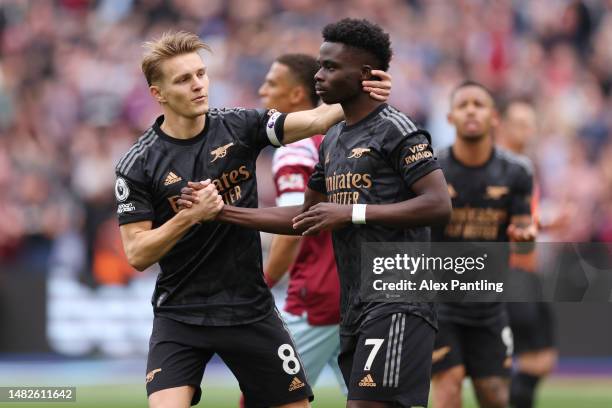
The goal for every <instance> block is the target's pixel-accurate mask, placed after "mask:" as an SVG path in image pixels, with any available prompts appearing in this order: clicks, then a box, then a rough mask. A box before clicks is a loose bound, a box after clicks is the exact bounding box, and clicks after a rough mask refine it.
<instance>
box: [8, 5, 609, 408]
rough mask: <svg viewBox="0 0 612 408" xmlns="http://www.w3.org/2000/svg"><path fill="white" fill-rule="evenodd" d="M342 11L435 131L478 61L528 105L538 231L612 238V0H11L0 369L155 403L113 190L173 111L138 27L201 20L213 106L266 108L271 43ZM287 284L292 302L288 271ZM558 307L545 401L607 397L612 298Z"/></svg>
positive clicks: (322, 386)
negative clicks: (147, 69)
mask: <svg viewBox="0 0 612 408" xmlns="http://www.w3.org/2000/svg"><path fill="white" fill-rule="evenodd" d="M345 16H346V17H359V18H367V19H370V20H372V21H374V22H377V23H379V24H380V25H382V27H383V28H384V29H385V30H386V31H388V32H389V33H390V35H391V39H392V46H393V51H394V56H393V60H392V62H391V69H390V72H391V74H392V75H393V90H392V96H391V99H390V103H391V104H393V105H394V106H396V107H397V108H398V109H400V110H402V111H404V112H406V113H407V114H409V115H410V116H411V117H413V118H414V119H415V120H416V121H417V122H419V123H420V124H422V125H423V126H424V127H425V128H427V129H428V130H429V131H430V132H431V134H432V136H433V142H434V145H435V147H436V148H442V147H445V146H448V145H449V144H450V143H452V141H453V139H454V131H453V129H452V128H451V127H450V126H449V125H448V124H447V122H446V113H447V111H448V108H449V92H450V90H451V89H452V88H453V87H454V86H455V85H457V84H458V83H460V82H461V81H462V80H463V79H465V78H466V77H469V78H472V79H476V80H478V81H480V82H482V83H484V84H485V85H487V86H488V87H490V89H492V90H493V92H494V93H495V94H496V96H498V97H499V101H500V103H501V105H502V106H503V104H504V102H506V101H509V100H511V99H514V98H521V99H524V100H527V101H529V102H530V103H532V104H533V105H534V106H535V110H536V114H537V124H538V129H537V132H536V136H534V137H533V138H531V139H530V140H528V142H527V143H528V145H527V154H528V156H530V158H531V159H532V160H533V162H534V165H535V168H536V177H537V182H538V185H539V190H540V205H539V214H540V218H541V221H542V223H544V224H546V225H548V228H547V229H546V232H545V233H544V234H543V236H542V237H541V238H539V239H540V240H543V241H562V242H610V241H612V143H611V142H612V92H611V88H612V1H610V0H600V1H597V0H583V1H569V0H538V1H527V0H514V1H511V0H497V1H485V0H452V1H442V0H433V1H427V0H350V1H349V0H346V1H325V0H248V1H241V0H226V1H222V0H207V1H199V0H49V1H46V0H31V1H28V0H0V188H1V191H2V194H1V195H0V386H7V385H65V386H68V385H70V386H77V387H83V388H82V390H83V391H82V392H83V393H82V394H81V395H82V398H81V399H79V394H78V392H79V391H78V390H77V405H80V404H89V403H91V405H87V406H96V405H95V404H97V403H99V404H101V406H109V405H112V406H121V403H126V404H127V405H126V406H145V405H146V393H145V388H144V376H145V360H146V353H147V348H148V338H149V335H150V331H151V323H152V310H151V305H150V297H151V294H152V289H153V285H154V281H155V276H156V272H157V271H156V270H155V268H151V269H150V270H148V271H146V272H144V273H138V272H136V271H135V270H133V269H132V268H131V267H130V266H129V264H128V263H127V260H126V258H125V256H124V254H123V250H122V245H121V240H120V237H119V230H118V226H117V221H116V214H115V211H116V207H115V199H114V194H113V186H114V181H115V176H114V165H115V164H116V162H117V161H118V159H119V158H120V157H121V155H122V154H123V153H125V152H126V151H127V149H128V148H129V147H130V146H131V144H132V143H134V141H135V140H136V139H137V137H138V136H140V135H141V134H142V132H143V131H144V130H145V129H146V128H148V127H149V126H150V125H151V124H152V122H153V120H154V118H155V117H156V116H157V115H159V114H160V109H159V107H158V106H157V105H156V103H155V102H154V101H153V99H152V98H151V97H150V95H149V92H148V89H147V84H146V81H145V79H144V77H143V75H142V73H141V71H140V58H141V55H142V48H141V44H142V42H143V41H146V40H149V39H151V38H152V37H156V36H159V35H160V34H161V33H162V32H164V31H166V30H168V29H175V30H176V29H182V30H188V31H193V32H195V33H197V34H198V35H199V36H200V37H201V38H202V39H204V41H205V42H207V43H208V44H209V45H210V46H211V47H212V49H213V53H212V54H210V55H206V57H205V62H206V64H207V66H208V75H209V77H210V84H211V85H210V91H209V99H210V104H211V106H213V107H234V106H242V107H249V108H251V107H252V108H257V107H261V102H260V100H259V97H258V94H257V89H258V88H259V86H260V85H261V83H262V81H263V78H264V76H265V74H266V72H267V70H268V67H269V66H270V64H271V63H272V61H273V60H274V59H275V58H276V57H277V56H279V55H280V54H282V53H286V52H305V53H310V54H312V55H317V53H318V48H319V45H320V43H321V34H320V32H321V29H322V27H323V26H324V25H325V24H327V23H329V22H332V21H336V20H337V19H339V18H340V17H345ZM271 156H272V150H271V149H269V150H265V151H264V152H263V153H262V155H261V156H260V159H259V163H258V174H257V176H258V179H259V181H260V182H259V200H260V205H261V206H271V205H274V198H275V197H274V194H275V193H274V189H273V183H271V171H270V163H271ZM264 238H265V239H264V243H266V242H267V239H268V237H264ZM275 294H276V295H277V297H278V298H279V302H282V299H283V298H284V292H283V288H282V286H281V287H280V288H279V289H276V288H275ZM554 308H555V313H556V316H557V322H558V329H557V331H558V343H559V350H560V364H559V366H558V368H557V369H556V372H555V373H554V374H553V376H552V378H551V379H550V380H548V382H547V383H545V384H544V386H543V389H542V393H543V394H544V395H545V396H546V397H547V398H549V399H548V400H546V399H545V400H544V401H543V404H547V403H549V404H554V402H550V401H554V398H556V396H559V399H560V400H561V399H564V400H565V401H568V399H569V401H570V402H571V401H572V400H571V398H573V397H572V396H576V395H578V397H576V398H578V399H576V401H578V402H576V404H574V405H571V406H581V407H586V406H593V407H596V406H597V407H599V406H601V407H604V406H612V395H611V394H612V391H610V390H612V324H610V316H612V308H611V307H610V305H609V304H606V303H598V304H578V303H559V304H555V305H554ZM328 374H329V373H328ZM206 381H209V383H210V384H212V385H211V388H210V389H211V390H212V391H211V392H209V393H208V394H207V390H206V388H205V389H204V397H203V403H204V404H206V403H207V401H211V400H210V399H208V400H207V398H219V400H218V401H217V402H212V403H211V402H209V406H223V404H226V403H227V404H228V405H227V406H235V405H236V404H235V401H236V400H235V399H234V396H236V395H237V393H238V387H237V384H236V383H235V380H233V378H232V376H231V374H229V372H228V371H227V370H226V369H225V368H224V367H223V366H222V364H220V363H218V362H217V363H215V364H212V365H211V367H209V368H208V369H207V373H206V375H205V382H206ZM568 384H570V385H568ZM606 389H607V393H606V392H604V391H602V390H606ZM113 390H114V391H113ZM317 390H320V394H319V395H322V397H321V398H319V399H318V400H319V402H318V404H317V403H316V402H315V405H314V406H325V404H326V403H329V404H332V405H333V401H342V396H341V394H340V392H339V391H338V390H337V387H336V385H335V381H334V380H333V378H332V376H331V374H329V375H328V376H326V375H324V376H323V377H322V378H321V380H320V381H319V384H317V387H316V388H315V394H316V393H317ZM564 392H565V394H564ZM572 392H573V393H574V394H572ZM88 398H89V399H88ZM105 398H106V399H105ZM551 398H552V399H551ZM598 398H599V399H598ZM88 401H89V402H88ZM104 401H106V402H104ZM108 401H112V402H108ZM214 401H216V400H214ZM222 401H226V402H222ZM326 401H328V402H326ZM329 401H332V402H329ZM546 401H549V402H546ZM585 401H586V402H585ZM589 401H590V402H589ZM589 403H591V405H589ZM210 404H212V405H210ZM2 405H3V404H2V403H0V406H2ZM39 406H40V405H39ZM70 406H75V404H72V405H70ZM84 406H85V405H84ZM468 406H469V405H468ZM542 406H551V407H552V406H562V405H542ZM563 406H564V405H563Z"/></svg>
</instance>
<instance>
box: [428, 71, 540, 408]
mask: <svg viewBox="0 0 612 408" xmlns="http://www.w3.org/2000/svg"><path fill="white" fill-rule="evenodd" d="M448 120H449V122H450V123H451V124H452V125H453V126H454V127H455V129H456V140H455V143H454V144H453V145H452V146H451V147H449V148H447V149H445V150H443V151H441V152H440V153H439V155H438V161H439V163H440V166H441V167H442V169H443V170H444V175H445V177H446V180H447V183H448V189H449V193H450V195H451V198H452V201H453V213H452V217H451V220H450V222H449V223H448V224H447V225H446V226H444V227H434V228H433V229H432V241H450V242H453V241H455V242H461V241H481V242H482V241H510V240H511V241H532V240H533V239H534V238H535V228H534V226H533V224H532V219H531V210H530V199H531V190H532V184H533V181H532V171H531V166H530V164H529V163H528V161H527V159H525V158H520V157H518V156H516V155H514V154H512V153H509V152H506V151H504V150H502V149H499V148H496V147H495V146H494V144H493V131H494V129H495V128H496V127H497V126H498V124H499V117H498V114H497V111H496V108H495V103H494V101H493V97H492V96H491V93H490V92H489V91H488V90H487V89H486V88H485V87H484V86H482V85H480V84H479V83H476V82H471V81H467V82H464V83H462V84H460V85H459V86H458V87H457V88H456V89H455V90H454V91H453V93H452V95H451V108H450V112H449V114H448ZM501 262H502V263H503V264H504V265H505V264H506V263H507V261H506V260H505V259H503V260H501ZM438 311H439V314H438V318H439V331H438V335H437V336H436V349H435V351H434V364H433V373H434V376H433V379H432V381H433V401H434V406H435V407H439V408H442V407H444V408H453V407H460V406H461V386H462V382H463V379H464V377H465V376H466V375H468V376H470V377H471V378H472V382H473V384H474V388H475V391H476V395H477V397H478V401H479V403H480V405H481V406H482V407H500V408H501V407H506V406H508V394H509V391H508V386H509V374H510V367H511V364H512V358H511V356H512V331H511V330H510V328H509V327H508V317H507V314H506V310H505V307H504V304H503V303H468V302H464V303H444V304H440V307H439V309H438Z"/></svg>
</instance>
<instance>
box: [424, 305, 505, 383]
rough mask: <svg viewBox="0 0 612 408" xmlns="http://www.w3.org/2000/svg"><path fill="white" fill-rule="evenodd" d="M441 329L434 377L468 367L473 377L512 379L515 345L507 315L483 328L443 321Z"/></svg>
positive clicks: (436, 347)
mask: <svg viewBox="0 0 612 408" xmlns="http://www.w3.org/2000/svg"><path fill="white" fill-rule="evenodd" d="M438 328H439V330H438V333H437V335H436V343H435V347H434V352H433V358H432V359H433V367H432V372H433V374H434V375H435V374H437V373H439V372H441V371H444V370H447V369H449V368H452V367H454V366H458V365H464V366H465V370H466V374H467V375H468V376H470V377H472V378H483V377H509V376H510V370H511V368H512V352H513V347H514V346H513V339H512V330H511V329H510V327H509V326H508V320H507V318H506V317H505V314H504V318H500V319H498V320H497V321H495V322H493V323H491V324H487V325H483V326H470V325H465V324H458V323H452V322H448V321H439V322H438Z"/></svg>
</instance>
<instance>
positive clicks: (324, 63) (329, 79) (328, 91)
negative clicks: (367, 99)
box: [315, 42, 362, 104]
mask: <svg viewBox="0 0 612 408" xmlns="http://www.w3.org/2000/svg"><path fill="white" fill-rule="evenodd" d="M353 54H354V53H352V52H351V50H350V49H348V48H347V47H346V46H344V45H343V44H340V43H331V42H324V43H323V44H322V45H321V48H320V50H319V64H320V66H321V67H320V68H319V71H317V73H316V75H315V89H316V91H317V95H319V97H320V98H321V99H322V100H323V102H325V103H327V104H332V103H342V102H346V101H349V100H351V99H353V98H356V97H357V96H359V95H360V94H361V80H362V65H361V64H359V63H358V62H357V61H356V60H355V58H354V55H353Z"/></svg>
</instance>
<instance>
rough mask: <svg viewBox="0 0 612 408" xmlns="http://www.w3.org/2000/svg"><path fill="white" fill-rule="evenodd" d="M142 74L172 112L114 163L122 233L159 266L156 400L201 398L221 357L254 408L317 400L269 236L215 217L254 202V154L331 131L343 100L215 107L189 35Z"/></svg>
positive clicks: (162, 47) (152, 395)
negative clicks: (270, 284) (184, 199)
mask: <svg viewBox="0 0 612 408" xmlns="http://www.w3.org/2000/svg"><path fill="white" fill-rule="evenodd" d="M147 46H148V51H147V53H146V54H145V56H144V58H143V61H142V70H143V72H144V74H145V77H146V80H147V82H148V84H149V89H150V92H151V95H152V96H153V97H154V98H155V100H156V101H157V102H159V104H160V106H161V109H162V111H163V116H160V117H159V118H158V119H157V120H156V121H155V123H154V124H153V126H152V127H151V128H150V129H149V130H147V132H146V133H145V134H144V135H143V136H142V137H141V138H140V139H139V140H138V142H137V143H136V144H135V145H134V146H133V147H132V148H131V149H130V150H129V151H128V152H127V153H126V154H125V155H124V157H123V158H122V159H121V160H120V161H119V163H118V164H117V167H116V173H117V182H116V188H115V193H116V196H117V197H116V198H117V201H118V209H117V213H118V217H119V223H120V225H121V227H120V231H121V238H122V241H123V245H124V249H125V252H126V255H127V258H128V260H129V262H130V264H131V265H132V266H134V267H135V268H136V269H138V270H143V269H145V268H147V267H148V266H150V265H152V264H153V263H155V262H159V265H160V267H161V272H160V274H159V276H158V279H157V282H156V285H155V291H154V294H153V299H152V303H153V308H154V314H155V318H154V322H153V332H152V334H151V340H150V345H149V356H148V362H147V376H146V383H147V393H148V395H149V404H150V406H152V407H169V406H172V407H187V406H189V405H190V404H196V403H197V402H198V400H199V398H200V394H201V391H200V383H201V380H202V376H203V373H204V369H205V367H206V364H207V363H208V361H209V360H210V358H211V357H212V356H213V354H215V353H217V354H218V355H219V356H220V357H221V358H222V359H223V361H224V362H225V363H226V364H227V365H228V366H229V367H230V369H231V370H232V372H233V373H234V374H235V375H236V377H237V379H238V381H239V384H240V387H241V389H242V391H243V392H244V394H245V397H246V404H247V406H292V407H293V406H295V407H297V406H300V407H301V406H308V398H311V397H312V392H311V390H310V387H309V385H308V384H307V381H306V376H305V375H304V371H303V370H302V367H301V363H300V361H299V358H298V356H297V355H296V352H295V348H294V346H293V342H292V340H291V337H290V335H289V333H288V332H287V331H286V329H285V328H284V325H283V322H282V319H281V318H280V317H279V316H278V315H277V313H275V308H274V301H273V298H272V296H271V294H270V291H269V289H268V288H267V286H266V284H265V282H264V280H263V274H262V266H261V245H260V240H259V234H257V233H256V232H254V231H251V230H247V229H244V228H240V227H236V226H230V225H223V224H219V223H217V222H211V221H210V220H211V219H212V218H214V216H215V215H216V214H217V213H218V211H219V210H220V209H221V207H222V206H223V203H222V201H224V202H225V203H232V204H234V205H237V206H245V207H256V206H257V189H256V181H255V174H254V172H255V160H256V158H257V156H258V154H259V152H260V151H261V149H262V148H264V147H265V146H267V145H270V144H272V145H276V146H278V145H279V144H280V142H285V143H289V142H292V141H296V140H298V139H300V138H304V137H307V136H312V135H314V134H319V133H322V132H325V131H326V130H327V129H328V128H329V127H330V126H331V125H332V124H334V123H336V122H337V121H339V120H340V119H341V118H342V116H343V115H342V109H341V107H340V106H327V105H325V106H320V107H319V108H317V109H313V110H310V111H306V112H299V113H291V114H288V115H285V114H281V113H278V112H274V111H265V110H261V111H259V110H247V109H229V110H225V109H210V110H209V109H208V77H207V75H206V66H205V64H204V60H203V58H202V56H201V55H200V52H201V51H202V50H206V49H208V46H207V45H206V44H204V43H203V42H202V41H201V40H200V39H199V38H198V37H197V36H195V35H194V34H190V33H185V32H179V33H168V34H165V35H164V36H162V38H160V39H158V40H156V41H153V42H150V43H148V44H147ZM187 180H204V182H203V183H202V184H201V186H202V187H203V188H202V189H200V190H199V191H198V192H197V200H196V201H197V202H196V203H195V205H194V206H192V208H189V209H183V210H180V211H179V209H178V207H177V200H178V198H179V194H180V189H181V187H182V186H184V185H186V183H187Z"/></svg>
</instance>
